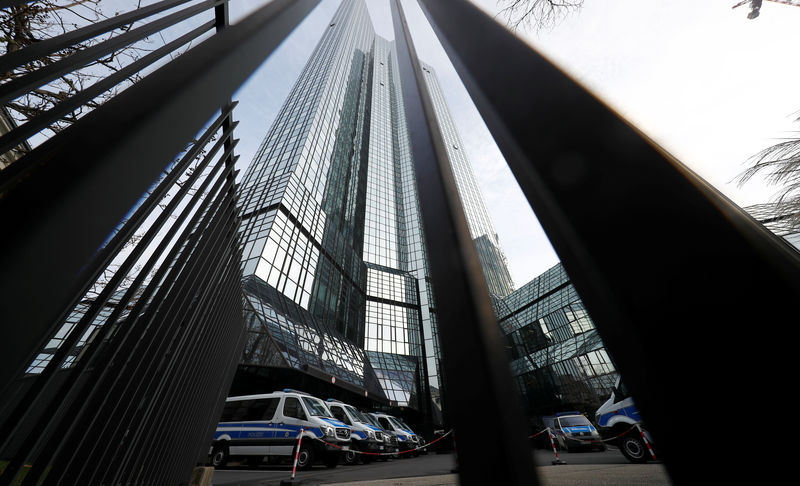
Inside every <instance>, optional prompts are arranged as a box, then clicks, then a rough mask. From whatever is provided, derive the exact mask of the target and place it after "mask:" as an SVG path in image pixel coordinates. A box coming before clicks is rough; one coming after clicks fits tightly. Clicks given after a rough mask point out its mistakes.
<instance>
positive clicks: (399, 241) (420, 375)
mask: <svg viewBox="0 0 800 486" xmlns="http://www.w3.org/2000/svg"><path fill="white" fill-rule="evenodd" d="M400 95H401V92H400V86H399V75H398V66H397V60H396V55H395V51H394V44H393V43H392V42H390V41H387V40H385V39H382V38H380V37H377V36H376V35H375V33H374V29H373V27H372V24H371V22H370V19H369V14H368V11H367V8H366V5H365V3H364V2H363V1H361V0H358V1H355V0H345V1H344V2H342V4H341V6H340V7H339V9H338V10H337V12H336V14H335V15H334V17H333V19H332V20H331V22H330V25H329V26H328V27H327V29H326V32H325V33H324V34H323V36H322V39H321V40H320V42H319V44H318V45H317V47H316V49H315V50H314V52H313V53H312V55H311V58H310V59H309V61H308V63H307V64H306V66H305V68H304V69H303V71H302V73H301V75H300V78H299V79H298V80H297V82H296V84H295V86H294V87H293V89H292V90H291V92H290V94H289V96H288V98H287V99H286V101H285V102H284V105H283V107H282V108H281V110H280V112H279V114H278V116H277V118H276V120H275V122H274V124H273V126H272V127H271V128H270V130H269V131H268V133H267V135H266V137H265V138H264V141H263V142H262V144H261V146H260V148H259V150H258V152H257V154H256V156H255V157H254V159H253V161H252V163H251V164H250V166H249V167H248V169H247V171H246V173H245V175H244V176H243V178H242V182H241V185H240V204H241V212H242V218H243V222H242V238H243V241H244V248H243V263H242V269H243V273H244V275H245V313H246V315H247V316H248V323H249V332H250V335H249V339H248V343H247V345H246V349H245V352H244V355H243V360H242V363H243V364H248V365H264V366H284V367H292V368H296V369H304V367H309V366H310V367H314V368H317V369H319V370H322V371H324V372H326V373H329V374H330V375H332V376H335V377H337V378H340V379H343V380H345V381H347V382H348V383H351V384H355V385H357V386H360V387H362V388H364V390H365V391H367V392H368V393H369V394H370V395H372V396H381V397H385V398H387V399H388V400H390V401H392V402H396V403H397V404H398V405H403V406H412V407H415V408H418V409H422V408H426V407H427V405H426V403H428V402H429V401H428V400H425V401H424V402H423V401H420V399H419V397H420V395H423V396H428V395H429V391H428V380H427V379H425V376H426V374H427V375H428V376H429V378H430V380H431V382H432V384H433V385H434V386H435V387H438V377H437V373H438V371H437V370H438V360H437V358H436V357H437V356H438V354H437V349H438V347H437V346H436V344H435V333H434V331H433V328H434V326H433V322H434V320H433V317H432V314H433V311H432V310H431V305H430V303H431V302H432V299H431V295H430V287H429V286H428V285H426V284H424V283H425V282H426V279H425V277H426V275H427V270H426V263H425V248H424V245H423V235H422V229H421V227H422V226H421V224H420V220H419V218H420V216H419V210H418V201H417V195H416V185H415V176H414V168H413V161H412V159H411V155H410V150H409V146H408V134H407V129H406V122H405V115H404V113H403V106H402V101H401V96H400ZM421 283H422V284H421ZM426 357H429V358H430V359H426ZM429 365H432V366H429ZM426 370H429V371H426Z"/></svg>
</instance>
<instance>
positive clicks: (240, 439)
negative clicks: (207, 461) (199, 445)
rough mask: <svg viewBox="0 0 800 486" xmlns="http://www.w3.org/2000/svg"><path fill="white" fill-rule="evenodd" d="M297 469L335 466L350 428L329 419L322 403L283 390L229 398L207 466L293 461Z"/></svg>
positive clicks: (347, 442) (347, 440) (307, 395)
mask: <svg viewBox="0 0 800 486" xmlns="http://www.w3.org/2000/svg"><path fill="white" fill-rule="evenodd" d="M301 431H302V434H303V440H302V441H301V444H300V449H299V455H298V458H297V467H298V468H300V469H307V468H310V467H311V465H312V464H314V463H316V462H321V463H323V464H325V466H327V467H336V465H337V464H338V463H339V459H340V458H341V455H342V453H343V451H347V449H348V448H349V446H350V428H349V427H348V426H347V425H345V424H344V423H342V422H340V421H338V420H336V419H335V418H333V417H332V416H331V412H330V410H328V407H326V406H325V402H323V401H322V400H320V399H319V398H316V397H313V396H311V395H309V394H308V393H304V392H300V391H297V390H291V389H285V390H283V391H276V392H273V393H267V394H264V395H247V396H240V397H229V398H228V399H227V400H226V401H225V409H224V410H223V412H222V417H221V418H220V422H219V425H217V430H216V432H215V433H214V441H213V443H212V446H211V451H210V454H211V465H213V466H214V467H224V466H225V465H226V464H227V462H228V460H229V459H231V458H239V459H244V460H246V461H247V463H248V464H250V465H258V464H261V462H262V461H263V460H264V459H265V458H266V459H267V460H268V462H270V463H276V462H278V461H280V460H281V459H293V458H294V453H295V451H296V450H297V442H298V438H299V436H300V434H301Z"/></svg>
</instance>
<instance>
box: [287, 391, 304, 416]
mask: <svg viewBox="0 0 800 486" xmlns="http://www.w3.org/2000/svg"><path fill="white" fill-rule="evenodd" d="M283 416H284V417H294V418H296V419H300V420H306V413H305V412H304V411H303V406H302V405H300V400H298V399H297V398H295V397H286V401H284V402H283Z"/></svg>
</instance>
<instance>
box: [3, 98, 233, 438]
mask: <svg viewBox="0 0 800 486" xmlns="http://www.w3.org/2000/svg"><path fill="white" fill-rule="evenodd" d="M228 113H230V109H228V110H224V114H225V115H224V116H225V117H227V116H228V115H227V114H228ZM221 121H222V117H220V120H219V121H218V122H217V123H214V124H212V125H211V126H210V127H209V129H208V130H207V131H206V134H205V135H204V136H203V137H201V139H200V140H199V143H198V144H195V146H194V147H193V149H192V150H190V152H189V153H187V154H186V156H184V158H183V159H182V160H181V162H180V163H178V164H176V166H175V167H174V168H173V169H172V171H171V172H170V173H169V174H168V176H167V177H165V179H164V180H163V181H162V183H161V184H159V187H158V188H157V189H156V190H154V191H153V193H152V194H151V195H150V197H149V198H148V200H147V201H146V203H145V204H143V205H142V206H141V207H139V208H138V210H137V214H136V215H134V217H132V218H131V219H130V220H129V221H128V224H127V225H126V228H125V230H126V231H120V232H119V233H118V234H117V238H115V240H118V241H117V242H116V244H110V245H109V247H108V248H107V249H108V250H110V252H113V254H116V252H118V251H119V250H120V249H121V246H122V244H123V243H124V241H127V239H128V238H129V234H130V233H132V232H133V231H134V230H135V229H136V228H138V227H139V223H141V222H142V220H143V219H144V218H145V217H146V216H147V215H149V214H150V213H151V211H152V209H153V206H154V205H155V204H157V203H158V202H159V201H161V199H162V197H163V193H164V192H165V191H166V190H167V189H169V188H171V187H172V186H173V184H174V181H175V179H176V178H177V177H178V176H179V175H181V174H183V173H184V172H185V170H186V168H187V167H188V164H189V163H190V162H191V161H192V160H193V159H194V157H195V155H196V153H197V151H199V150H200V149H201V148H202V147H203V146H205V143H206V142H207V141H208V140H209V139H210V137H211V135H212V134H213V133H215V132H216V131H217V128H219V124H220V123H221ZM233 128H235V127H234V126H232V127H230V129H229V130H227V131H225V132H223V135H222V137H221V139H220V140H219V141H218V142H217V143H216V144H215V146H214V147H212V148H211V149H210V150H209V153H208V154H207V155H206V156H205V157H204V159H203V161H202V162H201V163H200V164H199V165H198V166H197V169H196V170H195V171H194V173H193V174H192V175H191V176H190V177H189V178H188V179H187V180H186V181H185V182H184V185H183V187H181V189H180V190H179V191H178V193H176V194H175V196H174V197H173V198H172V200H171V201H170V202H169V204H168V205H167V206H166V207H165V208H164V209H163V211H162V213H161V214H160V215H159V216H158V217H157V218H156V220H155V221H153V222H152V224H151V226H150V228H149V229H148V231H147V232H146V233H145V234H144V235H142V238H141V240H140V241H139V243H138V244H137V246H136V248H134V249H133V250H132V251H131V253H130V254H129V255H128V257H127V258H126V260H125V261H124V262H123V263H122V264H120V266H119V268H118V269H116V272H115V274H114V276H113V277H112V278H111V279H110V280H109V281H108V282H107V283H106V285H105V288H104V289H103V290H102V291H101V292H100V294H99V295H98V296H97V297H96V298H95V300H94V302H93V303H92V304H91V305H90V306H89V308H88V309H87V310H86V312H85V314H84V315H83V317H82V318H81V319H80V321H78V322H77V323H75V324H74V326H73V327H72V329H71V331H70V333H69V335H68V336H67V337H66V338H65V339H64V340H63V341H62V343H61V345H60V347H59V349H58V350H57V351H56V352H55V353H54V354H53V356H52V358H51V360H50V363H49V364H48V365H47V366H46V367H45V369H44V370H43V371H42V372H41V373H39V374H38V375H36V376H31V377H28V378H27V380H28V381H31V382H33V383H31V385H30V386H29V390H28V392H27V393H26V395H25V396H24V397H23V398H22V399H21V400H20V401H19V403H18V405H17V406H16V408H15V409H14V410H13V411H11V412H10V413H8V414H3V417H2V418H3V422H2V423H1V424H0V437H2V438H3V439H0V450H2V449H3V447H5V446H6V445H7V441H8V440H10V438H11V437H13V436H14V435H16V433H17V430H19V429H20V427H22V426H23V425H24V424H25V423H26V419H25V414H26V413H30V412H31V411H32V410H31V408H30V407H29V405H30V404H31V403H34V402H35V401H36V400H37V398H38V396H39V395H40V394H41V393H42V392H43V391H44V389H45V387H46V386H47V385H48V383H50V381H51V379H52V377H53V376H54V375H55V373H56V372H57V371H58V369H59V368H60V367H61V366H62V364H63V361H64V359H65V358H66V357H67V354H68V353H70V352H71V350H72V347H73V346H75V344H76V342H77V341H78V339H80V338H81V337H82V336H83V335H84V333H85V332H86V330H87V329H88V327H89V326H90V325H91V324H92V323H93V322H94V320H95V319H96V318H97V317H98V315H99V314H100V312H101V311H102V310H103V308H104V307H105V306H106V305H107V303H108V301H109V299H110V298H111V296H112V294H113V293H114V292H115V291H116V290H117V287H118V286H119V284H120V283H121V282H122V280H123V278H124V277H125V276H126V275H127V274H128V272H129V271H130V269H131V268H133V265H134V264H135V263H136V262H137V261H138V259H139V257H140V256H141V255H142V254H143V252H144V251H145V249H146V248H147V246H148V245H149V244H150V243H151V242H152V241H153V240H154V239H155V238H156V237H157V235H158V232H159V231H160V230H161V228H162V227H163V226H164V224H165V223H166V222H167V220H168V219H169V218H170V217H171V215H172V213H173V211H174V210H175V209H176V208H177V207H178V205H179V204H183V203H184V201H183V197H184V195H185V194H186V193H188V191H189V189H190V188H191V187H192V185H193V184H194V181H196V180H197V179H198V178H199V177H200V175H201V174H202V172H203V170H205V167H207V165H208V164H209V162H210V161H211V159H212V158H213V157H214V156H215V155H216V152H217V151H218V150H219V149H220V148H221V147H222V145H223V143H224V142H225V141H227V139H228V138H230V137H231V132H232V129H233ZM234 145H235V144H232V145H231V147H230V148H229V149H228V150H227V153H230V152H231V151H232V150H233V146H234ZM226 155H227V154H226ZM218 168H219V166H217V167H216V168H215V171H216V170H217V169H218ZM213 175H214V172H212V173H211V174H209V175H208V176H207V177H206V180H205V181H204V182H203V183H202V184H201V185H200V187H199V188H198V191H199V192H202V191H204V190H205V188H206V187H207V186H208V184H209V183H210V182H211V180H212V179H211V177H212V176H213ZM196 202H197V199H196V198H193V199H191V200H190V201H189V202H188V203H187V204H186V206H184V207H183V209H182V211H181V214H180V215H178V216H177V217H176V220H175V221H174V222H173V223H172V227H171V228H170V229H169V231H167V232H166V234H165V235H164V236H163V239H162V242H161V243H160V244H159V246H158V249H159V250H160V251H157V252H156V253H155V254H154V255H153V256H151V258H150V259H149V260H148V262H147V263H146V264H145V265H144V266H143V267H142V268H141V269H140V271H139V275H138V277H137V278H136V279H135V280H134V282H133V283H132V285H131V286H130V289H129V290H128V291H127V292H126V293H125V295H124V296H123V298H122V299H121V302H128V301H129V300H130V299H131V298H132V297H133V295H134V294H135V291H136V289H138V288H139V286H140V285H141V283H142V282H143V280H144V279H145V278H146V275H147V273H148V272H149V271H150V269H151V268H152V267H153V266H154V265H155V264H156V260H157V257H158V255H159V254H160V253H161V252H163V251H164V249H166V247H167V245H168V244H169V242H170V241H171V240H172V238H173V236H174V234H175V233H176V232H177V230H178V229H179V227H180V224H181V223H182V221H183V220H184V219H185V218H186V217H187V216H188V214H189V212H190V211H191V209H192V208H193V206H194V204H195V203H196ZM112 243H115V242H112ZM101 260H104V259H101ZM105 263H106V264H107V263H108V262H107V261H106V262H105ZM98 271H99V272H101V271H102V268H98ZM92 282H94V280H92ZM92 282H89V283H92ZM84 296H85V292H79V293H78V294H76V300H75V301H73V303H72V305H71V306H70V307H68V308H67V310H66V311H65V313H64V317H66V315H67V314H68V313H69V312H71V311H72V309H74V308H75V306H76V305H77V304H78V303H79V300H80V299H82V298H84ZM122 310H123V306H121V305H120V306H117V309H115V311H114V312H113V313H112V314H111V315H110V316H109V317H108V319H107V322H115V321H116V318H117V316H119V314H120V313H121V312H122ZM111 328H112V326H111V325H108V326H104V327H103V328H102V329H101V330H100V332H99V333H98V335H97V336H95V339H98V340H102V339H105V336H106V334H108V333H109V332H111ZM80 368H82V365H81V366H79V367H78V369H80ZM73 375H77V373H73ZM76 379H77V376H71V377H70V378H68V379H66V380H63V381H62V383H61V384H60V386H59V391H57V392H55V393H52V394H51V400H54V401H55V404H54V405H51V407H54V408H52V410H51V411H50V412H49V413H45V414H44V416H45V417H48V416H52V415H53V414H54V413H55V409H57V407H58V406H59V404H60V403H61V401H62V400H63V397H64V396H66V394H67V392H68V391H69V389H70V387H71V386H72V385H73V384H74V382H75V380H76ZM39 403H40V404H41V403H43V400H42V401H40V402H39ZM41 432H42V429H41V428H39V429H35V430H34V431H30V430H29V431H28V432H27V433H26V435H27V436H28V437H29V438H30V439H31V440H34V439H36V438H37V437H38V436H39V435H40V434H41Z"/></svg>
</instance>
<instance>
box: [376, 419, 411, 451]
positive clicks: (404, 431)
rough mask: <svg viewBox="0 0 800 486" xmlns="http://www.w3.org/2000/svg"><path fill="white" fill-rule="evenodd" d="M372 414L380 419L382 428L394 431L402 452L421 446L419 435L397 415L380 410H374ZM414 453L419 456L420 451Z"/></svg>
mask: <svg viewBox="0 0 800 486" xmlns="http://www.w3.org/2000/svg"><path fill="white" fill-rule="evenodd" d="M371 415H372V416H374V417H375V418H376V419H377V420H378V422H379V423H380V425H381V429H383V430H387V431H390V432H393V433H394V434H395V436H396V437H397V445H398V447H399V449H400V452H403V451H410V450H412V449H416V448H417V447H418V446H419V444H420V439H419V437H417V435H416V434H414V432H412V431H411V430H409V427H408V426H407V425H401V424H400V422H399V421H398V420H397V419H396V418H395V417H392V416H391V415H387V414H385V413H380V412H373V413H372V414H371ZM413 455H415V456H418V455H419V451H415V452H414V453H413Z"/></svg>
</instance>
